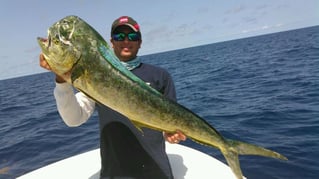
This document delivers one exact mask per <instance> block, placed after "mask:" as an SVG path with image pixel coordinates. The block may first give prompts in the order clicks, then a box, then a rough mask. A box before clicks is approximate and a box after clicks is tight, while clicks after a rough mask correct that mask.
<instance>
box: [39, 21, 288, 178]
mask: <svg viewBox="0 0 319 179" xmlns="http://www.w3.org/2000/svg"><path fill="white" fill-rule="evenodd" d="M38 43H39V45H40V47H41V50H42V53H43V55H44V57H45V59H46V61H47V63H48V64H49V66H50V67H51V70H52V71H53V72H54V73H56V74H57V75H59V76H61V77H63V78H64V79H65V80H66V81H67V82H68V83H70V84H72V85H73V87H75V88H76V89H77V90H79V91H81V92H83V93H85V94H86V95H88V96H89V97H91V98H92V99H94V100H95V101H96V102H98V103H101V104H103V105H106V106H108V107H110V108H112V109H113V110H115V111H117V112H119V113H121V114H123V115H124V116H126V117H128V118H129V119H130V120H131V121H132V123H133V124H134V125H135V126H137V128H139V127H148V128H151V129H154V130H159V131H165V132H175V131H178V130H179V131H181V132H183V133H184V134H185V135H186V136H187V137H188V138H190V139H192V140H193V141H196V142H198V143H200V144H203V145H208V146H211V147H215V148H217V149H219V150H220V151H221V152H222V154H223V155H224V157H225V159H226V161H227V163H228V165H229V166H230V168H231V169H232V171H233V173H234V175H235V176H236V177H237V178H238V179H240V178H242V177H243V176H242V171H241V169H240V164H239V159H238V155H239V154H243V155H260V156H265V157H272V158H278V159H282V160H287V158H286V157H284V156H283V155H281V154H279V153H277V152H274V151H271V150H268V149H265V148H263V147H259V146H256V145H253V144H249V143H245V142H240V141H236V140H231V139H226V138H225V137H223V136H222V135H221V134H220V133H219V132H218V131H217V130H216V129H214V128H213V127H212V126H211V125H210V124H209V123H208V122H206V121H205V120H204V119H202V118H201V117H200V116H198V115H197V114H195V113H194V112H192V111H191V110H189V109H187V108H185V107H184V106H182V105H180V104H178V103H176V102H174V101H171V100H169V99H167V98H165V97H164V96H163V95H162V94H160V93H159V92H158V91H156V90H155V89H153V88H152V87H150V86H149V85H147V84H146V83H145V82H144V81H142V80H141V79H139V78H138V77H136V76H135V75H134V74H133V73H131V72H130V71H129V70H127V69H126V68H125V67H124V66H123V65H122V64H121V63H120V61H119V59H118V58H117V57H116V56H115V55H114V52H113V51H112V49H111V48H110V46H109V45H108V43H107V42H106V41H105V40H104V39H103V37H102V36H101V35H100V34H99V33H98V32H97V31H96V30H95V29H94V28H92V27H91V26H90V25H89V24H88V23H87V22H85V21H84V20H82V19H81V18H79V17H78V16H67V17H65V18H63V19H61V20H60V21H58V22H56V23H54V24H53V25H52V26H51V27H49V29H48V37H47V38H41V37H38Z"/></svg>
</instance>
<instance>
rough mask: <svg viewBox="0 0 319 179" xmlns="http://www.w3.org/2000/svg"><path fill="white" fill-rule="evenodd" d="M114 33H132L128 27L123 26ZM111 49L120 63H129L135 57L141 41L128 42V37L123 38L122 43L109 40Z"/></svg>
mask: <svg viewBox="0 0 319 179" xmlns="http://www.w3.org/2000/svg"><path fill="white" fill-rule="evenodd" d="M115 32H116V33H124V34H129V33H131V32H134V31H133V30H132V29H131V28H130V27H128V26H126V25H123V26H119V27H117V28H116V30H115ZM111 43H112V47H113V49H114V53H115V55H116V56H117V57H118V58H119V59H120V60H121V61H124V62H125V61H129V60H132V59H134V58H135V57H136V55H137V52H138V50H139V48H140V47H141V43H142V40H141V39H140V40H138V41H129V39H128V37H125V39H124V40H123V41H116V40H115V39H112V38H111Z"/></svg>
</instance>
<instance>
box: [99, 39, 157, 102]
mask: <svg viewBox="0 0 319 179" xmlns="http://www.w3.org/2000/svg"><path fill="white" fill-rule="evenodd" d="M99 51H100V53H101V55H102V56H103V57H104V59H105V60H106V61H107V62H108V63H109V64H111V65H112V66H113V67H114V68H115V69H116V70H118V71H119V72H121V73H122V74H123V75H125V76H126V77H128V78H129V79H130V80H132V81H133V82H135V83H137V84H139V85H140V86H141V87H142V88H144V89H147V90H148V91H150V92H152V93H153V94H156V95H159V96H162V94H161V93H160V92H158V91H156V90H155V89H154V88H152V87H151V86H149V85H147V84H146V83H145V82H144V81H143V80H141V79H140V78H139V77H137V76H136V75H134V74H133V73H132V72H131V71H129V70H128V69H126V67H125V66H124V65H123V64H122V63H121V62H120V60H119V59H118V58H117V57H116V56H115V54H114V53H113V51H111V50H110V49H109V46H108V44H107V43H106V42H105V44H100V45H99Z"/></svg>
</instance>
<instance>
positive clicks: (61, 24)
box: [37, 16, 81, 80]
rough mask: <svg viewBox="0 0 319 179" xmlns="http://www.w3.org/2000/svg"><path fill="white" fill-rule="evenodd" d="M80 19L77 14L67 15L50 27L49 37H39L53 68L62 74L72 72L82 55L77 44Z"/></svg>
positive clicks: (45, 55)
mask: <svg viewBox="0 0 319 179" xmlns="http://www.w3.org/2000/svg"><path fill="white" fill-rule="evenodd" d="M80 21H81V19H79V18H78V17H76V16H67V17H65V18H63V19H61V20H60V21H58V22H56V23H54V24H53V25H52V26H51V27H49V29H48V37H47V38H41V37H38V39H37V40H38V43H39V45H40V47H41V50H42V54H43V55H44V57H45V60H46V61H47V63H48V64H49V66H50V68H51V70H52V71H53V72H55V73H56V74H58V75H60V76H63V75H64V74H66V73H68V72H70V71H71V70H72V68H73V66H74V65H75V64H76V63H77V62H78V60H79V59H80V57H81V50H80V49H79V48H78V47H77V46H76V45H75V44H76V43H75V42H76V40H75V39H76V36H77V33H78V28H77V27H78V25H79V23H80ZM66 80H68V79H66Z"/></svg>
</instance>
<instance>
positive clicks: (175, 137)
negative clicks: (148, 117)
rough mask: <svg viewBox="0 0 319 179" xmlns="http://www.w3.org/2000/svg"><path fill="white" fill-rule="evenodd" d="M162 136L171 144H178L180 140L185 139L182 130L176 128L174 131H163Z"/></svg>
mask: <svg viewBox="0 0 319 179" xmlns="http://www.w3.org/2000/svg"><path fill="white" fill-rule="evenodd" d="M164 138H165V140H166V141H167V142H169V143H171V144H178V143H179V142H180V141H185V140H186V138H187V137H186V135H185V134H183V132H181V131H179V130H178V131H176V132H175V133H167V132H164Z"/></svg>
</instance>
